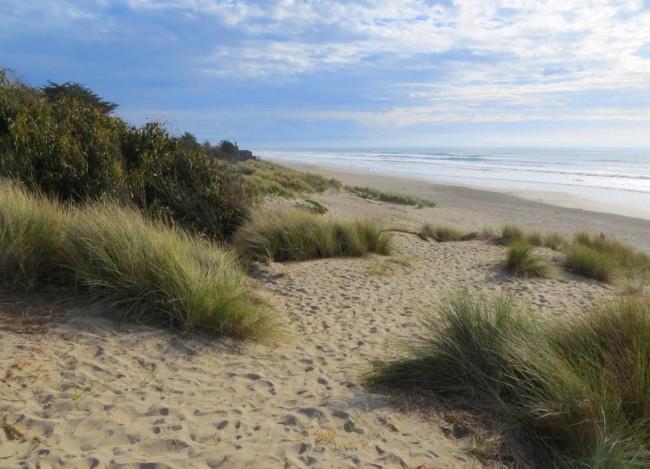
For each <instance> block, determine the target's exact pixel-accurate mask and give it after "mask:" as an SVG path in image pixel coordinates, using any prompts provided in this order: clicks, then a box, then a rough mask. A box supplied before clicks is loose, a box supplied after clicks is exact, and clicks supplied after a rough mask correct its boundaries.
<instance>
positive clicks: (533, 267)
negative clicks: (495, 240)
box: [506, 242, 552, 278]
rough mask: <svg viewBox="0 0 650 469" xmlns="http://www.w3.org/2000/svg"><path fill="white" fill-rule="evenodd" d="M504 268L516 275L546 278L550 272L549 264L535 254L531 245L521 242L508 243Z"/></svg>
mask: <svg viewBox="0 0 650 469" xmlns="http://www.w3.org/2000/svg"><path fill="white" fill-rule="evenodd" d="M506 269H507V270H508V271H509V272H510V273H511V274H513V275H516V276H517V277H541V278H548V277H550V276H551V273H552V267H551V265H550V264H549V263H548V262H546V260H544V259H543V258H542V257H540V256H538V255H536V254H535V253H534V252H533V248H532V246H531V245H529V244H525V243H523V242H515V243H512V244H510V248H509V249H508V256H507V259H506Z"/></svg>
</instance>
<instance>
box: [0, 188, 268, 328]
mask: <svg viewBox="0 0 650 469" xmlns="http://www.w3.org/2000/svg"><path fill="white" fill-rule="evenodd" d="M0 216H1V218H2V219H1V220H0V267H2V275H3V276H4V277H5V279H7V280H11V281H13V282H18V283H20V284H21V285H24V286H27V287H29V288H31V289H34V288H35V287H39V286H42V285H45V284H50V283H53V282H57V284H58V285H60V286H61V287H63V288H66V287H67V289H68V292H69V294H70V296H72V297H73V298H79V299H87V298H89V299H91V300H94V301H101V302H103V303H107V304H110V305H112V306H114V309H113V310H114V311H115V312H117V313H118V314H120V315H122V316H124V317H127V318H133V319H136V320H142V321H145V322H156V323H160V322H164V323H166V324H168V325H170V326H173V327H178V328H183V329H203V330H206V331H209V332H213V333H217V334H224V335H229V336H234V337H239V338H248V337H251V338H254V337H261V336H262V335H264V334H265V333H267V332H269V330H270V327H271V322H270V319H269V316H268V315H267V314H266V313H265V312H264V308H263V306H262V305H261V304H260V303H259V302H258V301H256V300H255V299H253V298H252V296H251V293H250V288H249V286H248V281H247V278H246V276H245V274H244V272H243V271H242V269H241V267H240V265H239V264H238V259H237V257H236V255H235V254H234V253H233V252H231V251H227V250H224V249H223V248H220V247H218V246H216V245H214V244H212V243H209V242H207V241H203V240H200V239H198V238H195V237H193V236H191V235H189V234H187V233H186V232H184V231H180V230H177V229H172V228H168V227H166V226H163V225H162V224H159V223H156V222H154V221H150V220H147V219H145V218H144V217H143V216H142V215H141V214H140V213H139V212H136V211H133V210H130V209H126V208H120V207H118V206H116V205H113V204H108V203H107V204H97V205H91V206H87V207H85V208H75V209H73V208H70V209H65V210H64V209H62V208H61V207H60V206H58V205H57V204H56V203H54V202H51V201H49V200H48V199H46V198H43V197H40V196H37V195H29V194H27V193H26V192H25V191H23V190H22V189H20V188H19V187H18V186H16V185H13V184H7V183H3V184H2V185H0Z"/></svg>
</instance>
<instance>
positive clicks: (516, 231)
mask: <svg viewBox="0 0 650 469" xmlns="http://www.w3.org/2000/svg"><path fill="white" fill-rule="evenodd" d="M498 241H499V243H500V244H503V245H505V246H507V245H509V244H512V243H516V242H523V241H525V235H524V231H523V230H522V229H521V228H519V227H518V226H514V225H506V226H504V227H503V228H501V235H500V236H499V238H498Z"/></svg>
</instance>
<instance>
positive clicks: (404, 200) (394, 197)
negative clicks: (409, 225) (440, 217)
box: [346, 186, 436, 208]
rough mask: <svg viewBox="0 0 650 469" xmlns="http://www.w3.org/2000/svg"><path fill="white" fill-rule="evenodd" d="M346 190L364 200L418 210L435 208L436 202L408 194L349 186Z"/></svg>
mask: <svg viewBox="0 0 650 469" xmlns="http://www.w3.org/2000/svg"><path fill="white" fill-rule="evenodd" d="M346 189H347V190H348V191H349V192H351V193H353V194H354V195H356V196H358V197H361V198H362V199H369V200H379V201H381V202H390V203H393V204H400V205H413V206H416V207H418V208H422V207H435V206H436V204H435V202H432V201H430V200H426V199H422V198H420V197H415V196H412V195H408V194H401V193H397V192H384V191H380V190H377V189H372V188H370V187H359V186H347V187H346Z"/></svg>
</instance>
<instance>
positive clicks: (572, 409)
mask: <svg viewBox="0 0 650 469" xmlns="http://www.w3.org/2000/svg"><path fill="white" fill-rule="evenodd" d="M438 313H439V314H432V315H430V316H429V317H427V319H426V320H425V323H424V325H423V332H422V334H421V336H420V337H419V338H417V339H416V340H415V341H413V342H411V346H410V347H409V354H410V355H409V357H407V358H403V359H398V360H395V361H392V362H388V363H380V364H377V365H376V367H375V368H374V370H373V371H372V373H371V374H370V375H369V376H368V379H369V381H370V382H371V383H380V384H384V385H387V386H393V387H398V388H403V389H409V390H412V389H416V390H419V391H426V392H433V393H435V394H437V395H439V396H441V397H442V398H444V399H446V400H447V402H448V403H451V404H453V403H454V402H456V403H459V402H461V401H462V405H463V406H465V407H469V408H472V409H474V410H475V411H477V412H479V413H483V414H484V415H486V419H488V420H490V421H492V422H494V423H495V426H496V427H498V428H500V429H502V431H503V434H504V437H505V438H504V441H505V442H506V444H507V446H508V449H509V450H510V451H509V453H510V456H511V457H513V458H514V460H515V465H516V466H517V467H520V466H521V467H568V468H569V467H570V468H575V467H603V468H604V467H607V468H609V467H612V468H614V467H617V468H618V467H628V468H632V467H638V468H641V467H648V465H649V464H650V450H649V448H650V301H649V300H648V299H647V298H646V299H621V300H618V301H615V302H613V303H609V304H606V305H604V306H602V307H600V308H597V309H594V310H588V311H586V312H585V313H584V314H583V315H580V316H578V317H576V318H575V319H570V320H566V319H563V320H562V321H561V322H559V323H557V324H542V323H537V322H535V321H534V320H533V319H532V317H531V316H530V315H528V314H525V313H523V312H521V311H520V310H518V309H517V308H516V307H515V306H514V305H513V304H512V303H511V302H510V301H508V300H505V299H503V298H501V299H497V300H493V301H489V300H485V299H484V298H478V299H477V298H473V297H472V296H471V295H468V294H467V293H464V294H463V295H459V296H457V297H455V298H453V299H451V300H450V301H449V302H447V303H446V304H445V305H443V307H442V309H441V310H440V311H439V312H438Z"/></svg>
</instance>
